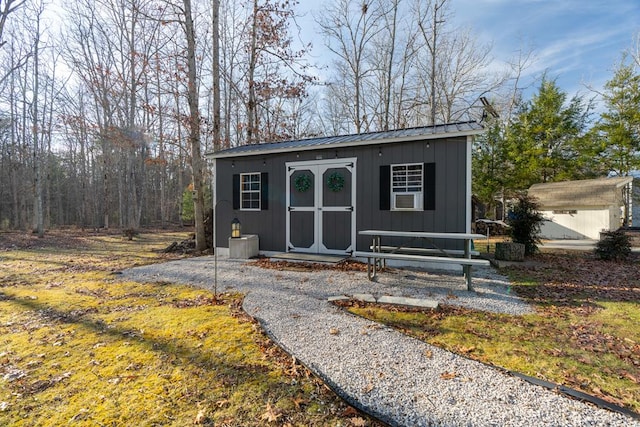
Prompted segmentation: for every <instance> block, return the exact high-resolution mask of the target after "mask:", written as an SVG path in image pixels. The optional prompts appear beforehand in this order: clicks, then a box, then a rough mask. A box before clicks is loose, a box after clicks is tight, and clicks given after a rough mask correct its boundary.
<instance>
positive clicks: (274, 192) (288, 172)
mask: <svg viewBox="0 0 640 427" xmlns="http://www.w3.org/2000/svg"><path fill="white" fill-rule="evenodd" d="M482 130H483V127H482V126H481V125H479V124H478V123H476V122H458V123H451V124H443V125H436V126H428V127H417V128H410V129H402V130H391V131H383V132H373V133H362V134H355V135H343V136H332V137H318V138H310V139H302V140H296V141H286V142H279V143H263V144H254V145H244V146H239V147H233V148H229V149H225V150H221V151H217V152H213V153H208V154H207V157H208V159H209V160H210V161H211V163H212V169H213V189H214V196H213V204H214V209H215V215H216V229H215V238H216V242H215V245H216V247H217V249H218V251H219V253H221V254H225V251H226V252H227V253H228V247H229V243H228V238H229V236H230V224H231V222H232V221H233V220H234V218H237V219H238V220H239V221H240V223H241V225H242V233H243V234H252V235H258V237H259V249H260V252H261V253H262V254H265V255H271V254H274V253H279V252H306V253H314V254H341V255H349V254H351V253H352V252H353V251H355V250H368V248H369V245H370V240H369V238H367V237H364V236H359V235H358V231H360V230H365V229H385V230H394V231H434V232H467V233H468V232H470V224H471V146H472V143H473V137H474V135H477V134H478V133H480V132H482ZM458 243H459V242H458ZM443 244H444V243H443ZM454 244H456V243H455V242H454ZM445 246H446V245H445ZM453 249H459V248H457V247H455V248H453Z"/></svg>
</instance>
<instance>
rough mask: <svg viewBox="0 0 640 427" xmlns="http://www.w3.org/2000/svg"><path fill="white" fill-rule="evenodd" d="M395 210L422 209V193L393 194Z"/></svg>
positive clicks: (393, 207)
mask: <svg viewBox="0 0 640 427" xmlns="http://www.w3.org/2000/svg"><path fill="white" fill-rule="evenodd" d="M392 209H394V210H422V194H421V193H396V194H394V195H393V206H392Z"/></svg>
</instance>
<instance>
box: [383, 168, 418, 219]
mask: <svg viewBox="0 0 640 427" xmlns="http://www.w3.org/2000/svg"><path fill="white" fill-rule="evenodd" d="M413 166H419V169H420V174H419V175H417V174H415V173H410V171H409V168H410V167H413ZM396 176H404V179H403V180H402V184H399V183H398V181H397V180H394V178H395V177H396ZM411 178H413V180H411ZM418 188H419V189H418ZM396 195H413V207H412V208H406V207H398V206H397V205H396ZM423 200H424V164H422V163H399V164H395V165H391V210H392V211H422V210H424V205H423Z"/></svg>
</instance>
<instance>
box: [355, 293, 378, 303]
mask: <svg viewBox="0 0 640 427" xmlns="http://www.w3.org/2000/svg"><path fill="white" fill-rule="evenodd" d="M353 298H354V299H357V300H358V301H362V302H373V303H375V302H376V298H375V297H374V296H373V295H371V294H353Z"/></svg>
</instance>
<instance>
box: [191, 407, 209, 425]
mask: <svg viewBox="0 0 640 427" xmlns="http://www.w3.org/2000/svg"><path fill="white" fill-rule="evenodd" d="M206 421H207V412H206V411H205V410H204V409H200V410H199V411H198V415H196V418H195V419H194V420H193V423H194V424H204V423H205V422H206Z"/></svg>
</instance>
